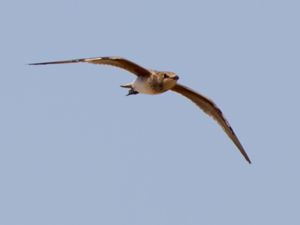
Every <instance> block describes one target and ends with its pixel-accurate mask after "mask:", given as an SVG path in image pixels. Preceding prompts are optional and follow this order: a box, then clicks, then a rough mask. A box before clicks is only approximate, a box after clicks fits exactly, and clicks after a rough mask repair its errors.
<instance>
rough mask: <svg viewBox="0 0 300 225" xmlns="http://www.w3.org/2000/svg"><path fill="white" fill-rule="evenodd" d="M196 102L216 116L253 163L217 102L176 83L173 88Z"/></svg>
mask: <svg viewBox="0 0 300 225" xmlns="http://www.w3.org/2000/svg"><path fill="white" fill-rule="evenodd" d="M171 90H172V91H175V92H177V93H179V94H181V95H183V96H185V97H187V98H188V99H190V100H191V101H192V102H194V103H195V104H196V105H197V106H198V107H200V108H201V109H202V110H203V111H204V112H205V113H207V114H208V115H210V116H211V117H212V118H214V119H215V120H216V121H217V122H218V123H219V125H220V126H221V127H222V128H223V130H224V131H225V133H226V134H227V135H228V137H229V138H230V139H231V140H232V141H233V143H234V144H235V145H236V146H237V147H238V149H239V150H240V152H241V153H242V155H243V156H244V158H245V159H246V160H247V161H248V162H249V163H251V161H250V158H249V157H248V155H247V153H246V151H245V149H244V147H243V146H242V144H241V143H240V141H239V139H238V138H237V136H236V134H235V133H234V131H233V129H232V128H231V126H230V124H229V123H228V121H227V120H226V119H225V117H224V115H223V113H222V111H221V110H220V109H219V108H218V107H217V106H216V105H215V103H214V102H213V101H211V100H209V99H208V98H206V97H205V96H203V95H201V94H199V93H197V92H195V91H193V90H192V89H190V88H188V87H185V86H183V85H180V84H176V85H175V87H173V88H172V89H171Z"/></svg>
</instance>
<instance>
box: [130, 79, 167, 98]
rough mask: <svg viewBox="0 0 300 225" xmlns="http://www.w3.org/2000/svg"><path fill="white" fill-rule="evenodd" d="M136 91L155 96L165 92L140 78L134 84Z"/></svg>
mask: <svg viewBox="0 0 300 225" xmlns="http://www.w3.org/2000/svg"><path fill="white" fill-rule="evenodd" d="M133 88H134V90H136V91H138V92H139V93H143V94H149V95H155V94H160V93H162V92H163V91H160V90H159V88H157V87H155V85H153V84H152V83H151V82H150V81H149V80H147V79H143V78H138V79H136V81H135V82H134V83H133Z"/></svg>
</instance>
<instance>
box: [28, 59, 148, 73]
mask: <svg viewBox="0 0 300 225" xmlns="http://www.w3.org/2000/svg"><path fill="white" fill-rule="evenodd" d="M79 62H86V63H93V64H105V65H111V66H116V67H119V68H122V69H125V70H127V71H129V72H131V73H134V74H135V75H137V76H142V77H145V76H149V75H150V74H151V71H150V70H148V69H145V68H143V67H141V66H140V65H138V64H136V63H134V62H132V61H130V60H128V59H124V58H120V57H96V58H82V59H71V60H62V61H52V62H41V63H31V64H29V65H48V64H64V63H79Z"/></svg>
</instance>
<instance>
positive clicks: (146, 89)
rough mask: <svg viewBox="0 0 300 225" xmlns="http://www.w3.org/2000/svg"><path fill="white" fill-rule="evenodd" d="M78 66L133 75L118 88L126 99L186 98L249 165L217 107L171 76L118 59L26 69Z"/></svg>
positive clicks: (240, 145)
mask: <svg viewBox="0 0 300 225" xmlns="http://www.w3.org/2000/svg"><path fill="white" fill-rule="evenodd" d="M80 62H84V63H93V64H105V65H111V66H115V67H119V68H121V69H124V70H127V71H129V72H131V73H133V74H135V75H136V76H137V78H136V79H135V81H133V82H131V83H128V84H124V85H121V87H123V88H128V89H129V92H128V94H127V95H136V94H139V93H143V94H150V95H155V94H161V93H164V92H166V91H169V90H171V91H174V92H177V93H179V94H181V95H183V96H185V97H186V98H188V99H189V100H191V101H192V102H194V103H195V104H196V105H197V106H198V107H199V108H200V109H202V110H203V111H204V112H205V113H207V114H208V115H209V116H211V117H212V118H213V119H215V120H216V121H217V122H218V124H219V125H220V126H221V127H222V128H223V130H224V131H225V133H226V134H227V135H228V137H229V138H230V139H231V140H232V142H233V143H234V144H235V145H236V147H237V148H238V149H239V151H240V152H241V154H242V155H243V156H244V158H245V159H246V160H247V162H248V163H251V161H250V158H249V157H248V155H247V153H246V151H245V149H244V147H243V146H242V144H241V143H240V141H239V139H238V137H237V136H236V134H235V133H234V131H233V129H232V127H231V126H230V124H229V123H228V121H227V120H226V119H225V117H224V115H223V113H222V111H221V110H220V109H219V108H218V107H217V105H216V104H215V103H214V102H213V101H211V100H210V99H208V98H207V97H205V96H203V95H202V94H199V93H197V92H195V91H194V90H192V89H190V88H188V87H186V86H183V85H181V84H179V83H178V82H177V81H178V79H179V77H178V76H177V75H176V73H174V72H166V71H157V70H152V69H146V68H144V67H142V66H140V65H138V64H136V63H134V62H132V61H130V60H127V59H125V58H120V57H95V58H82V59H72V60H63V61H52V62H41V63H31V64H29V65H48V64H65V63H80Z"/></svg>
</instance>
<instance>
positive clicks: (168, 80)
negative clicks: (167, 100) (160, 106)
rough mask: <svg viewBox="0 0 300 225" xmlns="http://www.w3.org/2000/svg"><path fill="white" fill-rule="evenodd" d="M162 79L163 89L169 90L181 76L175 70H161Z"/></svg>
mask: <svg viewBox="0 0 300 225" xmlns="http://www.w3.org/2000/svg"><path fill="white" fill-rule="evenodd" d="M159 78H160V81H161V82H162V83H163V89H164V90H169V89H171V88H172V87H174V86H175V85H176V83H177V80H178V79H179V77H178V76H177V75H176V73H173V72H160V73H159Z"/></svg>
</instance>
